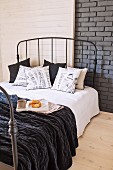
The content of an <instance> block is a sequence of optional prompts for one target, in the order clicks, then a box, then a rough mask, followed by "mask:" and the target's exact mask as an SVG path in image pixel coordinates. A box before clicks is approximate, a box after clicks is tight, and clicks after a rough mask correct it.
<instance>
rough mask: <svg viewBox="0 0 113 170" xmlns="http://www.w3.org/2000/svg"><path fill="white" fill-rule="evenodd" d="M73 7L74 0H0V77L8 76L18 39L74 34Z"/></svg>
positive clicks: (70, 35) (6, 78)
mask: <svg viewBox="0 0 113 170" xmlns="http://www.w3.org/2000/svg"><path fill="white" fill-rule="evenodd" d="M73 10H74V0H16V1H15V0H7V1H6V0H0V24H1V36H0V37H1V38H0V46H1V47H0V48H1V57H2V59H0V61H2V67H1V66H0V68H3V69H2V75H1V76H0V77H3V79H2V80H8V79H9V71H8V67H7V66H8V65H9V64H12V63H15V62H16V45H17V43H18V42H19V41H20V40H23V39H28V38H35V37H41V36H43V37H44V36H62V37H73V32H74V30H73V28H74V22H73V17H74V11H73ZM4 70H5V71H4Z"/></svg>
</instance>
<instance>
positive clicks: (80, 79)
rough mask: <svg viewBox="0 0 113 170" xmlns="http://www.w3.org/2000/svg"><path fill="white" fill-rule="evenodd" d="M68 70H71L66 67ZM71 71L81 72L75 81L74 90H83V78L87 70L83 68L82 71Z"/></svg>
mask: <svg viewBox="0 0 113 170" xmlns="http://www.w3.org/2000/svg"><path fill="white" fill-rule="evenodd" d="M68 69H72V68H71V67H68ZM73 69H75V70H81V72H80V75H79V77H78V80H77V84H76V88H77V89H79V90H83V89H84V80H85V76H86V73H87V71H88V69H87V68H83V69H79V68H73Z"/></svg>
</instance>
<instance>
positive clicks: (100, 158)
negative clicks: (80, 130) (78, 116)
mask: <svg viewBox="0 0 113 170" xmlns="http://www.w3.org/2000/svg"><path fill="white" fill-rule="evenodd" d="M69 170H113V114H111V113H105V112H102V113H100V114H99V115H98V116H96V117H94V118H93V119H92V120H91V123H90V124H89V125H88V126H87V127H86V129H85V133H84V135H83V136H82V137H80V138H79V147H78V149H77V156H75V157H74V158H73V165H72V167H71V168H70V169H69Z"/></svg>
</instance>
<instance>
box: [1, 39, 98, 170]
mask: <svg viewBox="0 0 113 170" xmlns="http://www.w3.org/2000/svg"><path fill="white" fill-rule="evenodd" d="M40 39H51V54H52V57H51V60H52V61H53V41H54V39H64V40H65V41H66V65H67V42H68V41H69V40H71V41H72V40H73V41H75V40H74V39H73V38H64V37H42V38H33V39H27V40H22V41H20V42H19V43H18V44H17V61H18V62H19V45H20V43H22V42H25V43H26V58H27V43H28V41H32V40H33V41H34V40H37V41H38V58H39V60H40V44H39V43H40ZM77 41H81V42H82V60H83V42H88V43H90V44H91V45H93V46H94V48H95V59H94V61H95V62H94V76H93V83H94V77H95V73H96V65H97V48H96V46H95V44H94V43H93V42H91V41H86V40H77ZM93 85H94V84H93ZM0 90H1V91H2V92H3V93H4V94H5V96H6V97H7V99H8V102H9V106H10V121H9V133H10V135H11V139H12V152H13V164H14V170H17V169H18V152H17V140H16V135H17V127H16V121H15V119H14V112H13V104H12V102H11V100H10V98H9V95H8V94H7V92H6V91H5V90H4V89H3V88H2V87H1V86H0Z"/></svg>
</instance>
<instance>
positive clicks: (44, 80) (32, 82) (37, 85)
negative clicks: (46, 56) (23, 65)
mask: <svg viewBox="0 0 113 170" xmlns="http://www.w3.org/2000/svg"><path fill="white" fill-rule="evenodd" d="M25 73H26V77H27V90H34V89H42V88H43V89H45V88H50V87H51V82H50V77H49V67H42V68H38V67H35V68H32V69H30V70H29V69H27V70H25Z"/></svg>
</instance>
